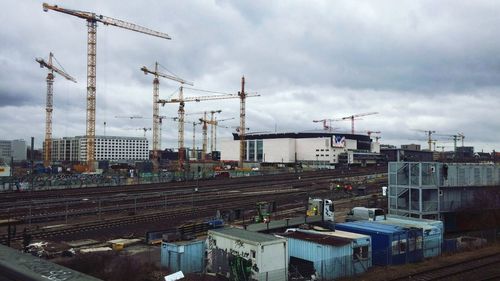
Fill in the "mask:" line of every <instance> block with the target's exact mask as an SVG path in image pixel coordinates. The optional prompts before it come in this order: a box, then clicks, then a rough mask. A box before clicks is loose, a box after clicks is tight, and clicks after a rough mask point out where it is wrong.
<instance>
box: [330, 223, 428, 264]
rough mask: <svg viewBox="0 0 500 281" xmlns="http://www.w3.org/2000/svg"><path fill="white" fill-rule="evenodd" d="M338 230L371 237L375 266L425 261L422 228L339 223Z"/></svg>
mask: <svg viewBox="0 0 500 281" xmlns="http://www.w3.org/2000/svg"><path fill="white" fill-rule="evenodd" d="M336 229H338V230H343V231H349V232H354V233H359V234H365V235H369V236H371V238H372V261H373V264H375V265H382V266H385V265H397V264H405V263H411V262H418V261H421V260H423V249H422V241H423V237H422V229H421V228H403V227H400V226H394V225H384V224H380V223H375V222H371V221H356V222H347V223H339V224H337V225H336Z"/></svg>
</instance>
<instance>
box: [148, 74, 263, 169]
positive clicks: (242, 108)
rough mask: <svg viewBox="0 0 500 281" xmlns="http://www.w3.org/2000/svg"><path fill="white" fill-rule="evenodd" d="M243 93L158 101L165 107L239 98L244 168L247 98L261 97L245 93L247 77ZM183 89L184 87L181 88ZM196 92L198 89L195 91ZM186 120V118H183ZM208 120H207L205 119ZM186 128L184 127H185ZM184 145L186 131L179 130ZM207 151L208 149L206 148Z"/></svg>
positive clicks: (241, 162) (241, 154)
mask: <svg viewBox="0 0 500 281" xmlns="http://www.w3.org/2000/svg"><path fill="white" fill-rule="evenodd" d="M241 80H242V83H241V84H242V91H241V92H238V94H220V95H213V96H198V97H186V98H184V97H183V95H181V93H179V98H172V99H167V100H165V99H160V100H158V103H160V104H162V105H163V106H164V105H165V104H166V103H181V104H184V103H185V102H193V101H195V102H200V101H206V100H220V99H233V98H239V99H240V167H243V156H244V136H245V120H244V119H245V100H246V98H247V97H258V96H260V95H259V94H255V93H248V94H247V93H245V91H244V85H245V77H242V79H241ZM181 89H182V87H181ZM194 90H196V89H194ZM179 113H182V115H184V111H182V112H181V111H179ZM182 119H184V116H183V118H182ZM204 119H206V118H204ZM183 127H184V126H183ZM181 143H182V145H184V130H179V144H181ZM179 149H180V150H184V147H182V148H181V147H179ZM205 151H206V148H205ZM182 161H184V159H183V158H181V157H179V162H180V164H183V163H182ZM179 166H180V167H183V165H179Z"/></svg>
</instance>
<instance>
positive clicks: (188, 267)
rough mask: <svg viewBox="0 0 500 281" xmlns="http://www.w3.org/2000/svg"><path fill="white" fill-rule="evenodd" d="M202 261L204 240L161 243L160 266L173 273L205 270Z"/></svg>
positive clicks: (203, 257)
mask: <svg viewBox="0 0 500 281" xmlns="http://www.w3.org/2000/svg"><path fill="white" fill-rule="evenodd" d="M204 259H205V241H204V240H194V241H187V242H174V243H167V242H162V243H161V266H162V267H166V268H169V269H170V270H171V271H173V272H176V271H182V272H184V273H192V272H202V271H203V269H204V268H205V263H204Z"/></svg>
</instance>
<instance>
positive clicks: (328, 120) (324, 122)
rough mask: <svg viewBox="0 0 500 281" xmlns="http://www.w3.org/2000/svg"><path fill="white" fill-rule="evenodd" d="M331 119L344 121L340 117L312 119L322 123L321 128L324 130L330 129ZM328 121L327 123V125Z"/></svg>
mask: <svg viewBox="0 0 500 281" xmlns="http://www.w3.org/2000/svg"><path fill="white" fill-rule="evenodd" d="M333 121H344V119H342V118H337V119H321V120H313V122H314V123H320V122H321V123H323V130H325V131H332V130H333V128H332V122H333ZM327 122H328V125H327Z"/></svg>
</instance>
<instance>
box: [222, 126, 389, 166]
mask: <svg viewBox="0 0 500 281" xmlns="http://www.w3.org/2000/svg"><path fill="white" fill-rule="evenodd" d="M245 140H246V152H247V153H245V154H246V155H245V161H247V162H259V163H283V164H289V163H295V162H300V163H302V164H305V165H322V166H331V165H335V164H337V163H351V164H353V163H361V161H364V163H365V164H367V163H371V162H373V163H374V162H375V161H376V158H377V157H376V156H378V154H379V153H380V145H379V143H377V142H372V140H371V139H370V137H369V136H367V135H353V134H337V133H324V132H320V133H273V134H247V135H246V137H245ZM239 145H240V144H239V136H238V135H237V134H233V138H232V139H226V140H221V143H220V145H219V148H220V151H221V160H223V161H238V159H239V151H240V150H239Z"/></svg>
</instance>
